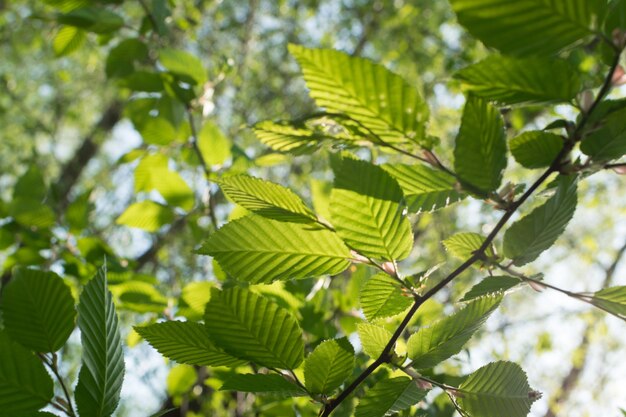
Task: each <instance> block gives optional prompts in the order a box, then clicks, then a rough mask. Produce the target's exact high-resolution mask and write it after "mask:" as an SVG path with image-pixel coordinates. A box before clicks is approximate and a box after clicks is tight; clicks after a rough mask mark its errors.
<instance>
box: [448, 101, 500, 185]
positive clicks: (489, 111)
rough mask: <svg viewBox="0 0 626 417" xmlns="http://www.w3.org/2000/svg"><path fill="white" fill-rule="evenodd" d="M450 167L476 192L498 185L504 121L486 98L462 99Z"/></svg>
mask: <svg viewBox="0 0 626 417" xmlns="http://www.w3.org/2000/svg"><path fill="white" fill-rule="evenodd" d="M454 168H455V171H456V173H457V174H458V175H459V176H460V177H461V179H462V180H463V181H464V182H467V183H468V184H470V185H471V186H472V187H475V188H477V189H478V191H479V192H483V193H489V192H491V191H495V190H496V189H497V188H498V187H499V186H500V182H501V181H502V171H503V170H504V168H506V139H505V135H504V122H503V121H502V117H501V116H500V112H499V111H498V110H497V109H496V108H495V107H493V106H492V105H491V104H489V103H488V102H487V101H486V100H483V99H480V98H477V97H475V96H469V98H468V99H467V103H465V109H464V110H463V119H462V120H461V127H460V129H459V134H458V135H457V137H456V144H455V147H454ZM466 188H467V187H466ZM470 190H471V189H470Z"/></svg>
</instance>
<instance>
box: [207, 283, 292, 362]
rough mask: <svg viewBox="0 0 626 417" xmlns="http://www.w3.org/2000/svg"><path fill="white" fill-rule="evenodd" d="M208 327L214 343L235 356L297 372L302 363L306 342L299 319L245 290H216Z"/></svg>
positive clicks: (212, 298) (213, 295) (209, 306)
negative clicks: (303, 338)
mask: <svg viewBox="0 0 626 417" xmlns="http://www.w3.org/2000/svg"><path fill="white" fill-rule="evenodd" d="M205 325H206V327H207V329H208V331H209V335H210V337H211V340H212V341H214V342H215V344H216V345H218V346H219V347H221V348H223V349H224V350H225V351H226V352H227V353H229V354H231V355H233V356H235V357H238V358H241V359H246V360H249V361H252V362H254V363H256V364H258V365H260V366H265V367H268V368H280V369H295V368H297V367H298V365H300V363H302V359H303V356H304V342H303V340H302V330H300V327H299V326H298V322H297V321H296V319H295V318H294V317H293V316H292V315H291V314H290V313H289V312H288V311H287V310H286V309H284V308H282V307H279V306H278V304H276V303H273V302H271V301H269V300H268V299H267V298H265V297H262V296H259V295H257V294H254V293H252V292H250V291H248V290H245V289H243V288H231V289H227V290H224V291H217V290H214V292H213V293H212V295H211V301H209V303H208V304H207V307H206V313H205Z"/></svg>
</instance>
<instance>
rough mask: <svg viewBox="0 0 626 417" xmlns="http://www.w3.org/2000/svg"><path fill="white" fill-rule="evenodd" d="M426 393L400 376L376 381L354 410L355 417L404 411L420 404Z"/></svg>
mask: <svg viewBox="0 0 626 417" xmlns="http://www.w3.org/2000/svg"><path fill="white" fill-rule="evenodd" d="M427 393H428V391H425V390H422V389H420V388H418V386H417V384H416V383H415V381H413V380H412V379H411V378H408V377H405V376H400V377H396V378H386V379H383V380H381V381H378V382H377V383H376V385H374V386H373V387H372V388H370V389H369V390H368V391H367V392H366V393H365V396H364V397H363V398H361V399H360V400H359V404H358V405H357V407H356V409H355V410H354V416H355V417H382V416H388V415H393V414H395V413H397V412H398V411H402V410H406V409H408V408H410V407H411V406H413V405H415V404H417V403H418V402H420V401H421V400H422V399H424V397H426V394H427Z"/></svg>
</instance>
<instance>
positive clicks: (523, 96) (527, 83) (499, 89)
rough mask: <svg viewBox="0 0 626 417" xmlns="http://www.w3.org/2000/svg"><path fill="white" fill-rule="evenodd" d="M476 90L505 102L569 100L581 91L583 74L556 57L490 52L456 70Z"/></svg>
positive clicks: (470, 89) (480, 94) (484, 96)
mask: <svg viewBox="0 0 626 417" xmlns="http://www.w3.org/2000/svg"><path fill="white" fill-rule="evenodd" d="M456 78H458V79H460V80H462V81H463V82H464V83H465V84H466V85H467V88H468V90H469V91H471V92H472V93H473V94H475V95H477V96H479V97H483V98H486V99H488V100H495V101H497V102H499V103H503V104H521V103H523V104H537V103H559V102H565V103H567V102H569V101H570V100H572V99H573V98H574V97H576V94H578V92H579V90H580V88H581V83H580V76H579V75H578V73H577V72H576V71H574V69H573V68H572V66H571V65H570V63H569V62H567V61H565V60H562V59H556V58H537V57H534V58H523V59H520V58H511V57H506V56H501V55H491V56H489V57H488V58H487V59H484V60H482V61H480V62H478V63H476V64H474V65H470V66H469V67H467V68H464V69H462V70H461V71H459V72H457V73H456Z"/></svg>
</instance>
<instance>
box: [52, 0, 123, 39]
mask: <svg viewBox="0 0 626 417" xmlns="http://www.w3.org/2000/svg"><path fill="white" fill-rule="evenodd" d="M57 20H58V22H59V23H62V24H64V25H70V26H75V27H79V28H81V29H84V30H86V31H88V32H93V33H101V34H102V33H110V32H115V31H116V30H118V29H119V28H121V27H122V26H123V25H124V19H123V18H122V17H121V16H120V15H118V14H116V13H114V12H112V11H111V10H108V9H105V8H103V7H97V6H91V5H90V6H85V7H81V8H78V9H74V10H72V11H70V12H68V13H65V14H63V15H60V16H59V17H58V18H57Z"/></svg>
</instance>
